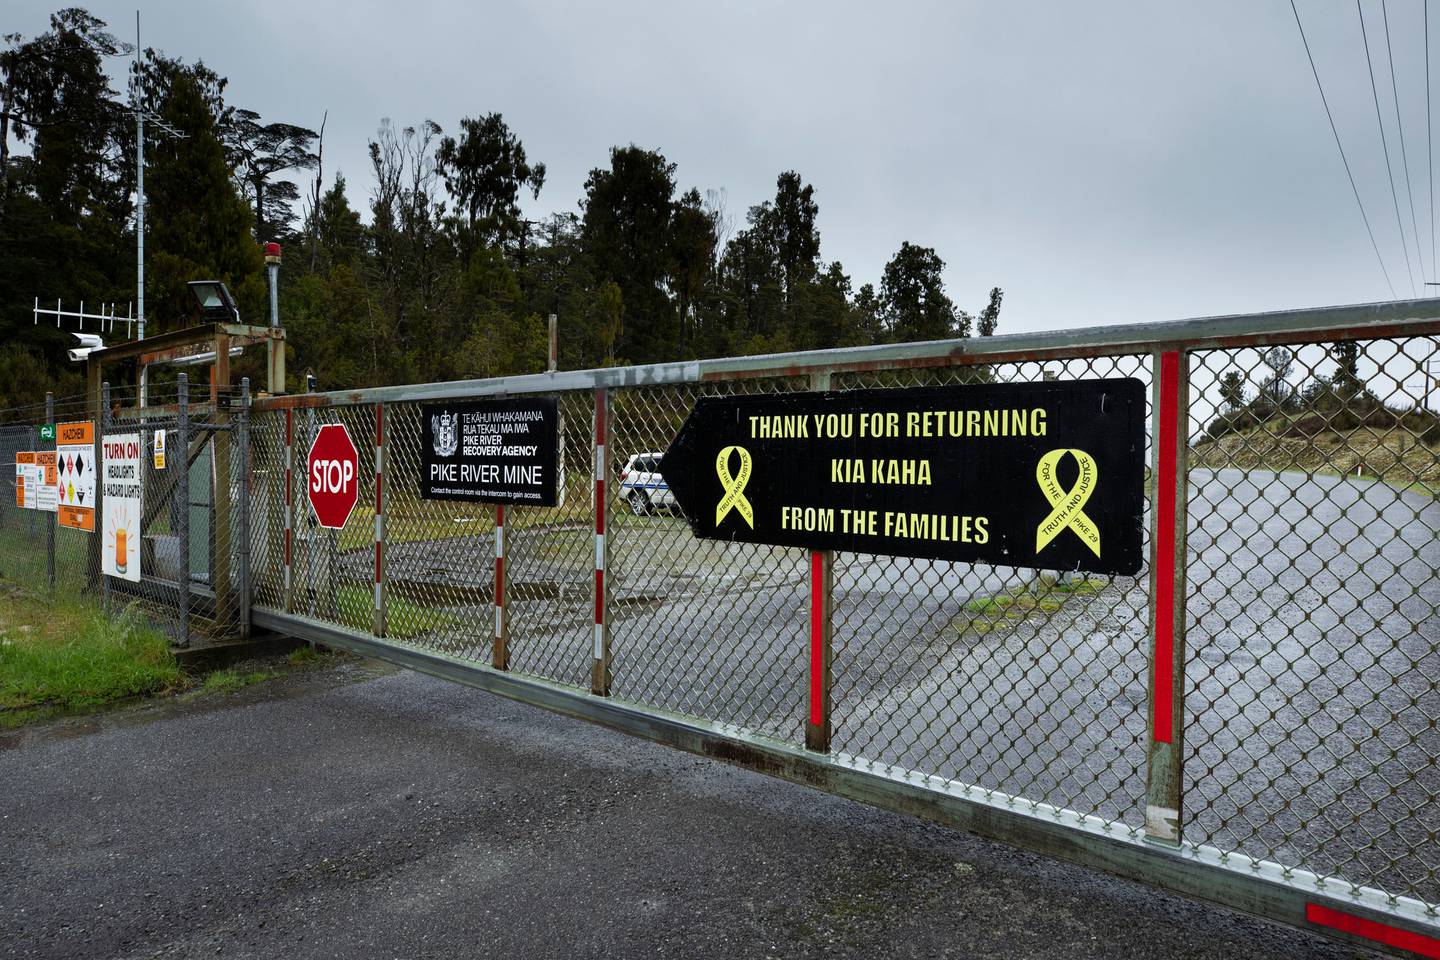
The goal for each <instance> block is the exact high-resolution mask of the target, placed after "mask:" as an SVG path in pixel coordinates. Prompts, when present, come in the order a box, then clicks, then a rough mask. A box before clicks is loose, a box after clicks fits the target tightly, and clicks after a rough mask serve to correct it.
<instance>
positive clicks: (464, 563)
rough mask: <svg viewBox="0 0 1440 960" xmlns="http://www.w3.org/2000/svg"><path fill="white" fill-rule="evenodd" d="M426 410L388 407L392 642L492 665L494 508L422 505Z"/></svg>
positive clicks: (387, 509)
mask: <svg viewBox="0 0 1440 960" xmlns="http://www.w3.org/2000/svg"><path fill="white" fill-rule="evenodd" d="M420 411H421V408H420V405H419V404H414V403H394V404H386V405H385V412H384V417H385V437H386V440H385V443H386V447H385V472H386V491H385V514H386V516H385V535H386V536H385V538H386V544H385V577H386V589H387V591H388V594H387V596H388V598H389V602H388V609H387V611H386V635H387V636H389V637H392V638H395V639H398V640H402V641H404V642H406V643H409V644H413V645H416V646H421V647H427V648H429V649H433V650H437V651H439V652H442V653H446V654H449V655H451V656H455V657H461V658H463V659H466V660H474V661H476V662H478V663H489V662H490V659H491V654H492V644H493V640H494V622H495V621H494V585H495V514H494V508H493V507H489V506H486V505H484V504H472V503H460V502H454V501H448V500H446V501H441V500H421V499H420V487H419V483H418V478H419V477H420V474H421V471H422V469H423V467H422V460H421V444H422V443H423V442H424V437H425V432H424V429H423V425H422V423H421V412H420Z"/></svg>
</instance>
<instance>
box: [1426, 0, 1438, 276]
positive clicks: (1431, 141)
mask: <svg viewBox="0 0 1440 960" xmlns="http://www.w3.org/2000/svg"><path fill="white" fill-rule="evenodd" d="M1422 9H1423V10H1424V11H1425V143H1426V146H1427V147H1428V148H1429V160H1428V165H1429V167H1430V275H1431V276H1432V277H1433V276H1435V275H1436V274H1437V273H1440V270H1437V269H1436V267H1435V137H1434V134H1433V131H1432V126H1433V124H1432V123H1431V119H1430V118H1431V113H1430V0H1425V3H1424V5H1423V8H1422Z"/></svg>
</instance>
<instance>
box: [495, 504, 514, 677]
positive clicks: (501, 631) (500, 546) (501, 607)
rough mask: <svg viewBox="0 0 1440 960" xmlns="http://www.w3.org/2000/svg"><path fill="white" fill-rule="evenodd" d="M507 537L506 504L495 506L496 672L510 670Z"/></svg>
mask: <svg viewBox="0 0 1440 960" xmlns="http://www.w3.org/2000/svg"><path fill="white" fill-rule="evenodd" d="M506 541H507V537H506V536H505V504H503V503H497V504H495V643H494V646H493V650H492V656H491V663H493V664H494V665H495V669H496V670H509V669H510V619H509V611H508V610H507V608H506V606H505V605H506V604H507V603H508V602H509V591H508V590H506V589H505V577H506V575H507V574H508V572H509V571H507V570H506V569H505V553H506V551H507V550H508V549H509V545H508V543H507V542H506Z"/></svg>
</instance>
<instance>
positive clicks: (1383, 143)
mask: <svg viewBox="0 0 1440 960" xmlns="http://www.w3.org/2000/svg"><path fill="white" fill-rule="evenodd" d="M1290 7H1291V9H1292V10H1293V9H1294V7H1295V0H1290ZM1355 12H1356V13H1358V14H1360V39H1361V40H1363V41H1364V42H1365V67H1366V69H1368V70H1369V71H1370V95H1371V96H1372V97H1373V98H1374V99H1375V122H1376V123H1378V124H1379V125H1380V148H1381V150H1383V151H1384V153H1385V175H1386V176H1388V177H1389V178H1390V199H1391V201H1393V202H1394V204H1395V227H1396V229H1398V230H1399V231H1400V249H1401V250H1403V251H1404V252H1405V273H1406V274H1407V275H1409V277H1410V295H1411V296H1412V297H1413V296H1415V272H1414V271H1413V270H1411V269H1410V245H1409V243H1407V242H1406V240H1405V225H1404V224H1403V223H1402V222H1401V220H1400V197H1399V195H1398V194H1397V193H1396V192H1395V169H1394V167H1393V166H1392V165H1391V163H1390V143H1389V141H1388V140H1387V139H1386V137H1385V119H1384V118H1383V117H1382V116H1381V115H1380V91H1379V89H1378V88H1377V87H1376V86H1375V64H1374V62H1373V61H1372V60H1371V59H1370V38H1369V36H1368V35H1367V34H1366V32H1365V11H1364V10H1362V9H1361V8H1360V0H1355ZM1311 65H1312V66H1313V65H1314V64H1313V63H1312V64H1311Z"/></svg>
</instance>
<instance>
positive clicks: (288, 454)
mask: <svg viewBox="0 0 1440 960" xmlns="http://www.w3.org/2000/svg"><path fill="white" fill-rule="evenodd" d="M294 465H295V414H294V411H292V410H290V408H288V407H287V408H286V409H285V542H284V550H283V556H282V557H281V560H282V561H283V562H284V564H285V570H284V576H283V581H284V582H283V585H282V597H281V602H282V606H283V607H284V609H285V612H286V613H294V612H295V575H294V571H293V569H292V567H293V564H294V551H295V477H294V472H293V471H294Z"/></svg>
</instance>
